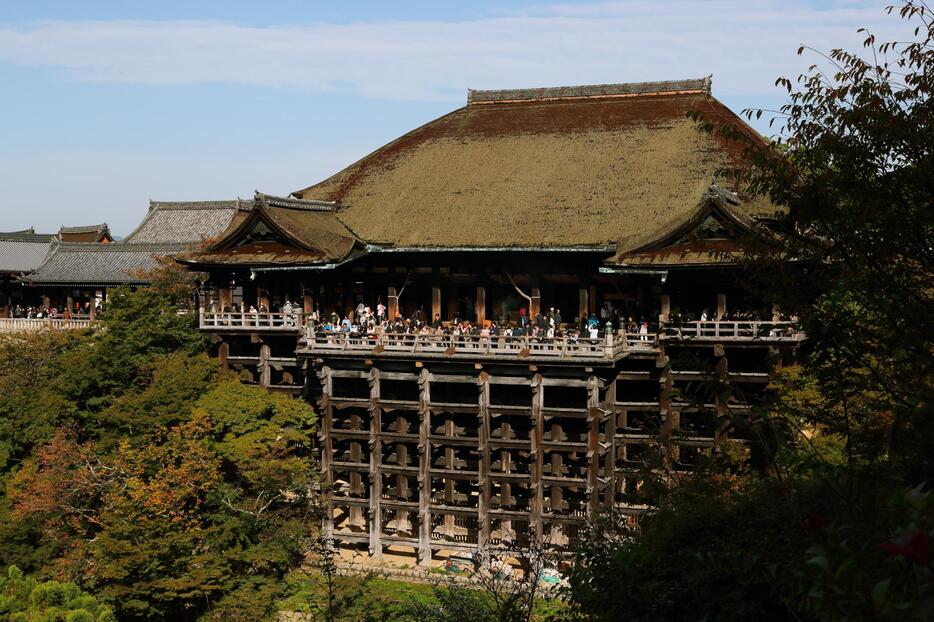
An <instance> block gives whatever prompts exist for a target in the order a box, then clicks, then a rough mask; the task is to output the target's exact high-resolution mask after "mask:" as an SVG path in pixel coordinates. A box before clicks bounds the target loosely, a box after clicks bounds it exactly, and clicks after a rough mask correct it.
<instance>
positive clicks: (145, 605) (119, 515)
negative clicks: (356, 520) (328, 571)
mask: <svg viewBox="0 0 934 622" xmlns="http://www.w3.org/2000/svg"><path fill="white" fill-rule="evenodd" d="M313 426H314V416H313V413H312V411H311V409H310V407H309V406H307V404H304V403H303V402H300V401H297V400H293V399H291V398H288V397H285V396H280V395H274V394H270V393H268V392H267V391H265V390H264V389H261V388H258V387H248V386H243V385H240V384H238V383H237V382H236V381H230V380H228V381H222V382H220V383H218V384H217V385H216V386H214V387H213V388H212V389H211V390H209V391H207V392H206V393H205V394H204V395H203V396H202V397H201V398H200V399H199V400H198V402H197V403H196V404H195V405H194V407H193V409H192V416H191V419H190V420H189V421H187V422H184V423H181V424H178V425H176V426H173V427H170V428H167V429H164V430H157V431H155V432H153V433H152V434H150V435H149V436H147V437H145V438H144V439H133V440H129V439H128V440H124V441H122V442H120V443H119V444H118V445H117V446H116V448H115V449H113V450H108V451H101V450H100V449H99V447H98V446H97V443H96V442H95V441H93V440H88V439H85V438H83V437H82V435H81V433H80V432H78V431H70V430H63V431H62V432H60V433H59V434H58V435H57V436H56V437H55V438H54V439H53V441H52V442H51V443H50V444H49V445H47V446H45V447H43V448H42V449H41V450H40V451H39V452H38V455H37V457H36V458H35V459H33V460H29V461H27V462H26V463H25V464H24V465H23V468H22V469H20V470H19V472H17V473H16V475H15V476H14V477H13V478H12V479H11V481H10V484H9V486H8V492H9V495H10V498H11V500H12V501H13V503H14V508H15V516H16V517H17V518H18V519H19V520H22V521H28V522H32V523H34V524H36V525H38V526H39V528H41V529H42V530H43V533H44V536H45V538H46V539H48V540H51V541H54V542H56V543H57V544H58V547H59V550H60V551H61V553H60V555H59V556H58V557H57V558H56V559H55V560H54V562H53V564H52V567H51V569H52V570H53V571H54V572H55V574H57V575H60V576H62V577H67V578H70V579H72V580H74V581H76V582H77V583H79V584H81V585H85V586H88V587H89V588H91V589H93V590H94V591H95V592H96V593H98V594H100V596H101V597H102V598H103V599H104V600H105V601H107V602H109V603H113V606H114V607H115V608H116V609H117V611H118V612H119V613H120V616H121V618H122V619H139V620H145V619H177V620H186V619H187V620H191V619H195V618H197V617H198V616H199V615H201V614H202V613H204V612H205V611H206V610H207V611H210V609H211V605H212V603H214V602H221V601H223V600H224V597H225V595H227V594H231V593H234V592H236V591H237V590H239V589H242V588H243V587H244V586H245V585H246V584H247V583H248V582H252V584H254V585H255V584H256V582H257V581H259V582H260V583H262V582H263V581H266V582H274V581H276V580H278V578H280V577H282V576H283V575H284V574H285V573H286V572H288V571H289V570H290V569H291V568H293V567H294V566H295V565H296V564H297V563H298V562H299V561H300V560H301V557H302V547H301V545H302V540H303V537H304V535H305V533H306V531H307V529H308V523H307V518H308V515H307V508H308V506H309V499H310V497H311V495H312V494H313V478H312V473H313V470H312V467H311V462H310V446H311V434H312V431H313ZM227 606H228V607H229V605H227Z"/></svg>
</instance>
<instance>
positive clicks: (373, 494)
mask: <svg viewBox="0 0 934 622" xmlns="http://www.w3.org/2000/svg"><path fill="white" fill-rule="evenodd" d="M368 380H369V383H370V556H371V557H373V558H375V559H380V558H382V556H383V542H382V535H383V516H382V510H381V509H380V499H381V498H382V496H383V470H382V459H383V445H382V440H381V436H380V427H381V423H380V420H381V418H382V408H381V406H380V402H379V399H380V398H379V394H380V387H379V369H377V368H376V367H371V368H370V376H369V379H368ZM328 451H331V449H330V448H328Z"/></svg>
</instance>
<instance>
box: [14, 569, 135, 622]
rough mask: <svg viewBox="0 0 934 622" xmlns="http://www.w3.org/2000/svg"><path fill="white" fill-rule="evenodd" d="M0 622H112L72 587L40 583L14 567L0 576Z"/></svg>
mask: <svg viewBox="0 0 934 622" xmlns="http://www.w3.org/2000/svg"><path fill="white" fill-rule="evenodd" d="M0 619H2V620H5V621H7V622H51V621H53V620H55V621H57V620H61V621H62V622H115V621H116V618H115V617H114V614H113V611H112V610H111V609H110V607H108V606H106V605H104V604H101V603H100V602H98V600H97V599H96V598H95V597H94V596H92V595H90V594H88V593H87V592H84V591H82V590H81V589H80V588H79V587H78V586H77V585H75V584H74V583H59V582H58V581H45V582H40V581H37V580H35V579H32V578H30V577H26V576H24V575H23V572H22V571H21V570H20V569H19V568H17V567H16V566H10V567H9V568H7V571H6V574H5V576H0Z"/></svg>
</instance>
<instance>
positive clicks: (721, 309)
mask: <svg viewBox="0 0 934 622" xmlns="http://www.w3.org/2000/svg"><path fill="white" fill-rule="evenodd" d="M725 315H726V294H717V321H718V322H719V321H720V320H722V319H723V316H725Z"/></svg>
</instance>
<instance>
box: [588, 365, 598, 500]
mask: <svg viewBox="0 0 934 622" xmlns="http://www.w3.org/2000/svg"><path fill="white" fill-rule="evenodd" d="M600 416H601V412H600V379H599V378H597V377H596V376H590V378H588V379H587V423H588V433H587V516H588V517H592V516H594V515H595V514H596V513H597V509H598V508H599V506H600Z"/></svg>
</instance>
